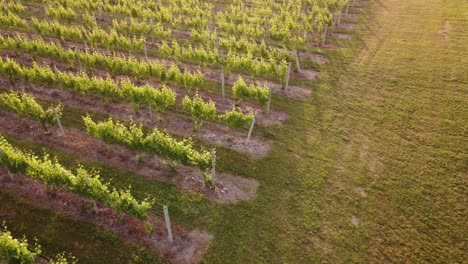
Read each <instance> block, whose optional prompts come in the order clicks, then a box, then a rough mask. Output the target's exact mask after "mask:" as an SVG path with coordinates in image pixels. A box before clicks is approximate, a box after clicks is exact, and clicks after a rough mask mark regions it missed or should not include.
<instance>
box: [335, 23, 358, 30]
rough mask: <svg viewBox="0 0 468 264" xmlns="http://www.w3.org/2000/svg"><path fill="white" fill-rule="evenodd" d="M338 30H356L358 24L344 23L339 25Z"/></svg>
mask: <svg viewBox="0 0 468 264" xmlns="http://www.w3.org/2000/svg"><path fill="white" fill-rule="evenodd" d="M338 28H344V29H354V28H356V24H354V23H347V22H342V23H340V24H339V25H338Z"/></svg>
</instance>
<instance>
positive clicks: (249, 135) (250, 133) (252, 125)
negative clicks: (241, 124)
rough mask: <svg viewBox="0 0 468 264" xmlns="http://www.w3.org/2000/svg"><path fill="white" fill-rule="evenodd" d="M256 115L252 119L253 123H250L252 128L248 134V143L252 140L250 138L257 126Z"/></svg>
mask: <svg viewBox="0 0 468 264" xmlns="http://www.w3.org/2000/svg"><path fill="white" fill-rule="evenodd" d="M256 118H257V117H256V115H255V114H254V118H253V119H252V123H250V128H249V133H248V134H247V141H249V140H250V138H251V137H252V132H253V129H254V126H255V119H256Z"/></svg>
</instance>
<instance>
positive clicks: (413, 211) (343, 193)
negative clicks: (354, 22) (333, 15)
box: [316, 0, 468, 263]
mask: <svg viewBox="0 0 468 264" xmlns="http://www.w3.org/2000/svg"><path fill="white" fill-rule="evenodd" d="M374 6H375V7H374V12H375V13H374V14H373V15H372V19H371V20H370V21H368V28H367V29H365V28H361V30H359V31H361V32H363V42H364V47H365V48H364V49H363V50H362V51H360V52H359V53H358V54H357V56H356V57H355V58H354V59H353V62H352V64H351V65H349V66H348V67H346V69H345V73H344V74H334V75H333V76H334V77H335V78H336V77H338V79H336V80H333V81H332V83H335V85H334V88H333V89H331V90H329V91H324V90H322V91H323V94H324V96H329V97H328V98H327V100H326V102H327V107H326V108H323V110H322V111H323V112H324V113H327V115H329V116H332V118H331V119H332V120H333V121H332V122H330V123H327V124H326V125H327V126H332V127H334V128H335V129H339V130H340V133H339V135H340V136H341V137H342V139H343V140H342V142H338V138H335V139H334V143H336V144H337V145H336V149H337V152H338V155H337V157H336V159H335V160H334V161H333V162H334V164H335V168H336V171H335V173H333V174H331V175H330V177H329V178H328V180H327V184H326V187H325V190H324V195H323V197H322V205H321V210H320V212H321V216H322V220H321V228H320V233H319V236H318V239H317V242H316V247H317V249H318V250H319V252H320V254H321V255H322V256H323V257H324V259H326V260H327V261H329V262H333V263H338V262H346V263H350V262H358V263H366V262H371V263H389V262H397V263H405V262H406V263H463V262H464V261H466V258H467V254H466V252H467V248H466V242H467V230H468V226H467V224H466V221H465V220H466V205H467V203H466V197H467V190H466V184H467V169H468V167H467V164H468V125H467V124H468V108H467V106H468V71H467V65H468V48H467V45H466V43H468V26H467V25H468V24H467V23H468V2H466V1H438V0H429V1H425V0H424V1H423V0H411V1H401V0H388V1H377V2H375V5H374ZM337 136H338V135H337ZM328 144H332V143H330V142H328ZM353 222H354V223H353Z"/></svg>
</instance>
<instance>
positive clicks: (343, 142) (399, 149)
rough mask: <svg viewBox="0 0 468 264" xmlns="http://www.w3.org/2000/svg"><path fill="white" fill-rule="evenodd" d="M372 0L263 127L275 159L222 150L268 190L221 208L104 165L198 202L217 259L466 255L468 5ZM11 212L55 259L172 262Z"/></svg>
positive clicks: (185, 216)
mask: <svg viewBox="0 0 468 264" xmlns="http://www.w3.org/2000/svg"><path fill="white" fill-rule="evenodd" d="M358 6H359V7H360V8H362V10H361V9H352V10H351V12H352V13H357V14H361V11H362V12H363V13H362V14H361V15H360V18H359V19H351V18H345V19H344V21H345V22H352V23H355V24H356V28H355V29H354V30H343V29H340V31H342V32H344V33H347V34H350V35H352V38H351V39H334V40H333V41H336V42H338V43H339V44H340V46H341V49H339V50H323V51H321V52H323V53H324V54H325V55H326V56H327V57H328V58H329V61H328V63H326V64H324V65H323V66H321V68H320V78H319V80H318V81H316V82H314V84H313V85H312V87H310V89H311V90H312V91H313V96H312V98H311V99H310V100H308V101H305V102H296V101H291V100H284V101H282V102H275V104H277V105H278V106H279V107H280V108H281V109H285V110H286V111H287V112H288V114H289V119H288V121H287V122H286V123H285V125H284V126H282V127H280V128H277V129H272V130H268V131H260V133H263V134H264V135H265V136H266V137H268V138H271V139H273V140H274V142H275V143H274V147H273V150H272V151H271V152H270V153H269V155H268V156H267V157H266V158H264V159H261V160H259V161H251V160H249V159H248V158H246V157H244V156H240V155H237V154H233V153H231V152H229V151H222V152H220V155H221V159H223V160H229V161H231V162H227V163H225V164H221V165H220V168H219V169H220V170H221V171H228V172H235V173H236V174H237V175H241V176H245V177H251V178H255V179H256V180H258V182H259V183H260V187H259V190H258V194H257V198H256V199H255V200H252V201H243V202H239V203H237V204H234V205H219V204H213V203H210V202H208V201H206V200H205V199H202V198H201V197H200V196H196V195H188V194H184V193H181V191H179V190H177V188H175V187H174V186H172V185H170V184H159V185H156V184H154V183H148V182H149V180H146V179H143V178H141V177H135V176H134V175H131V174H126V173H125V172H117V171H112V170H107V169H102V167H101V171H102V174H103V177H104V178H109V179H113V180H112V182H113V184H114V185H116V186H126V185H128V184H132V186H133V187H132V190H134V191H135V192H136V195H137V196H139V197H144V196H145V195H146V194H152V195H154V196H155V197H158V195H159V196H161V197H162V196H164V197H166V199H167V200H168V201H169V205H170V202H172V203H174V204H181V203H182V204H184V206H185V208H187V209H186V211H180V212H178V211H175V212H174V213H173V216H172V217H173V220H174V221H175V222H176V223H180V224H182V225H183V226H184V227H187V228H191V229H194V228H198V229H202V230H207V231H209V232H210V233H212V234H214V236H215V239H214V240H213V241H212V243H211V245H210V247H209V249H208V252H206V254H205V255H204V257H203V261H202V262H203V263H466V261H467V259H468V254H467V252H468V249H467V247H468V246H467V239H468V238H467V235H468V224H467V220H466V219H467V197H468V192H467V179H468V175H467V174H468V2H467V1H465V0H451V1H446V0H375V1H374V0H372V1H365V2H358ZM69 116H72V115H71V114H70V115H69ZM64 122H67V120H65V121H64ZM68 122H70V121H68ZM11 140H12V141H15V143H16V144H18V145H23V146H27V147H29V148H32V149H35V150H37V151H41V148H42V147H44V146H40V145H32V144H31V143H30V142H25V141H22V140H19V139H16V140H15V139H13V138H11ZM48 150H50V151H53V149H48ZM54 153H55V154H58V155H59V159H61V160H62V161H64V162H67V161H68V162H67V163H69V164H73V163H74V157H72V156H67V155H66V154H64V153H60V152H54ZM85 165H87V166H98V167H99V166H101V165H95V164H85ZM156 186H158V187H156ZM0 215H2V216H9V217H7V218H6V219H7V224H8V227H9V229H11V230H12V231H13V233H15V234H18V235H22V234H25V235H26V236H27V237H28V238H32V237H37V238H38V239H39V241H40V242H41V244H42V245H43V248H44V251H45V252H46V253H47V254H49V255H53V254H54V253H55V252H60V251H64V250H66V251H67V252H70V253H72V254H73V255H75V256H76V257H77V258H78V259H79V260H80V263H160V262H161V263H164V262H165V261H164V260H162V259H160V258H158V257H157V256H154V254H152V253H151V252H148V251H147V250H145V249H143V248H140V247H138V246H134V245H128V244H126V243H124V242H123V241H121V239H120V238H118V237H117V236H115V235H113V234H111V233H109V232H107V231H105V230H103V229H102V228H100V227H96V226H94V225H91V224H84V223H81V222H77V221H75V220H73V219H71V218H69V217H67V216H65V215H62V214H60V213H56V212H53V211H50V210H47V209H42V208H39V207H36V206H34V205H32V204H30V203H29V202H26V201H24V200H22V199H20V198H16V197H13V196H11V195H7V194H5V193H0ZM12 215H13V216H12Z"/></svg>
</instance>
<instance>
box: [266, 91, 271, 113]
mask: <svg viewBox="0 0 468 264" xmlns="http://www.w3.org/2000/svg"><path fill="white" fill-rule="evenodd" d="M270 105H271V88H270V89H268V102H267V109H266V112H267V114H268V113H269V112H270Z"/></svg>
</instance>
